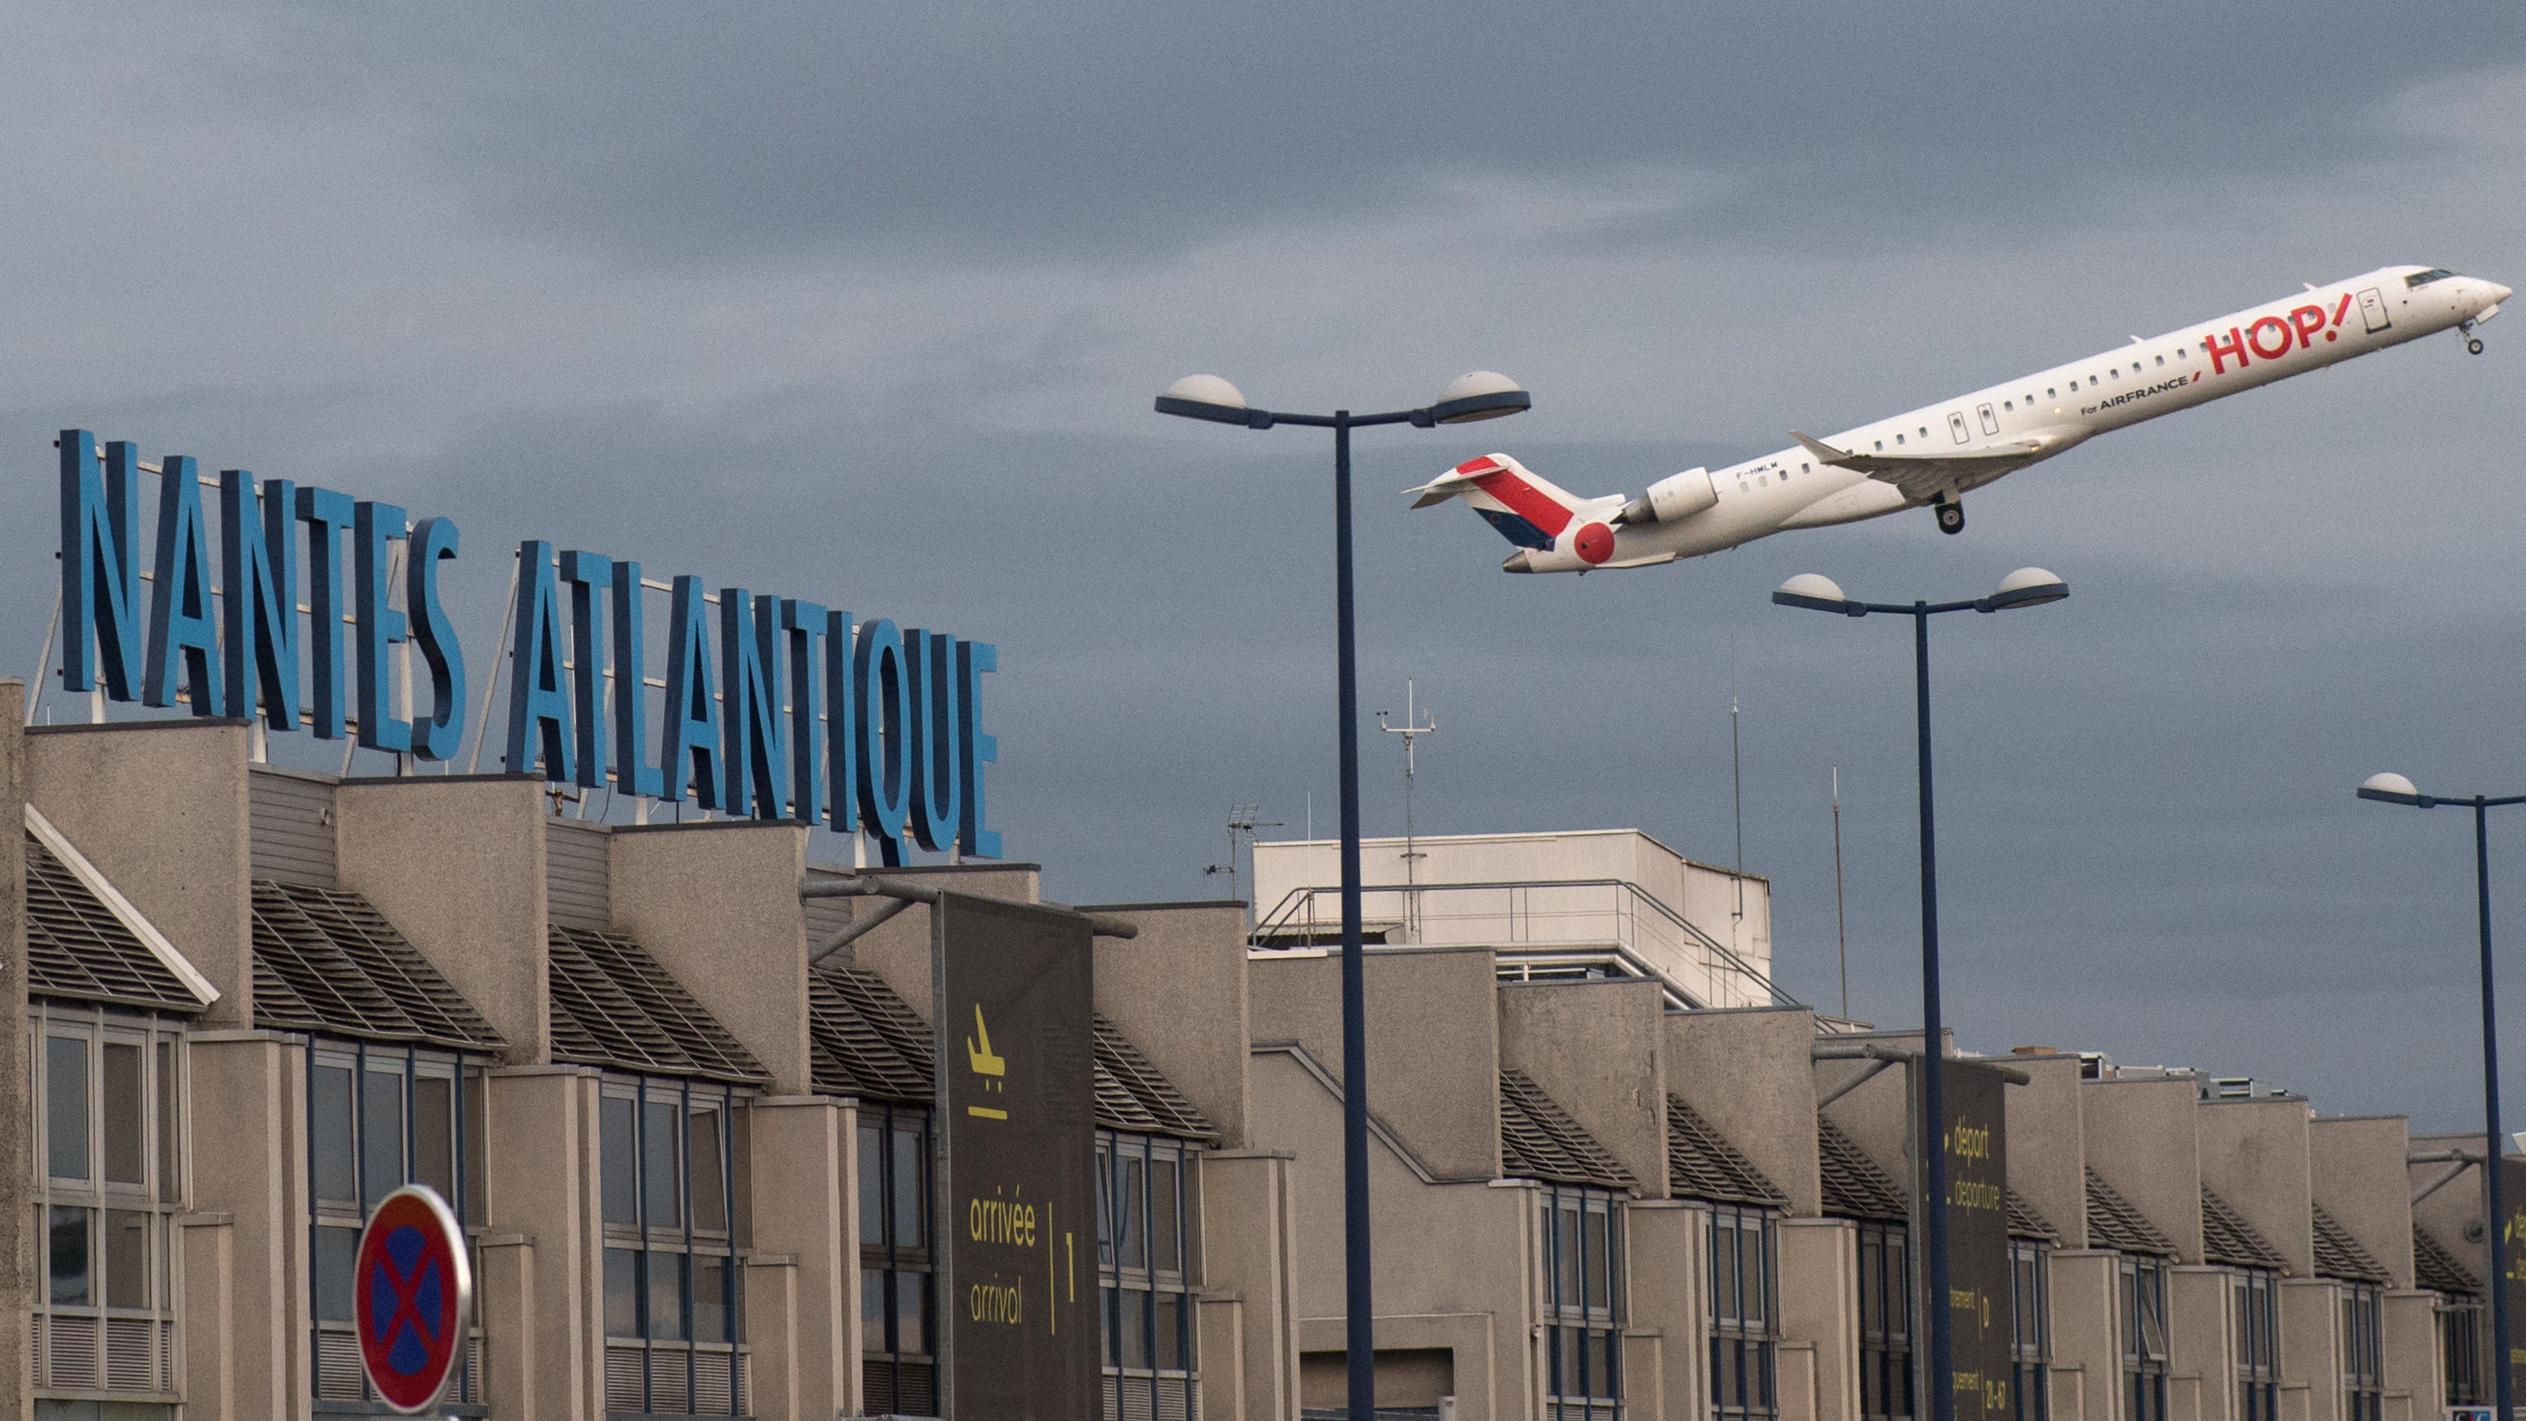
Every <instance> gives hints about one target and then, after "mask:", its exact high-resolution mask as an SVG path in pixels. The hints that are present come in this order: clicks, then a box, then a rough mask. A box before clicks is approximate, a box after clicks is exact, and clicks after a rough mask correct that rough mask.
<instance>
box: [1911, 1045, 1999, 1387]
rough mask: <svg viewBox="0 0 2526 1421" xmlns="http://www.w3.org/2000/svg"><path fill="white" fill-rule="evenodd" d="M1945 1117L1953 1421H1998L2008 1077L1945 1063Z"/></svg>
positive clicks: (1985, 1068) (1943, 1145) (1968, 1065)
mask: <svg viewBox="0 0 2526 1421" xmlns="http://www.w3.org/2000/svg"><path fill="white" fill-rule="evenodd" d="M1945 1087H1946V1089H1945V1091H1944V1094H1945V1096H1946V1102H1945V1103H1946V1107H1947V1119H1946V1120H1945V1121H1944V1122H1943V1124H1942V1125H1941V1127H1940V1130H1939V1145H1940V1148H1941V1149H1943V1150H1945V1151H1946V1153H1947V1198H1946V1199H1945V1200H1944V1201H1937V1200H1933V1201H1931V1202H1932V1204H1933V1206H1934V1207H1937V1206H1943V1207H1944V1208H1945V1209H1946V1210H1947V1297H1946V1298H1945V1299H1943V1300H1935V1299H1934V1300H1933V1301H1932V1306H1940V1305H1944V1306H1945V1307H1947V1308H1948V1310H1949V1313H1948V1333H1949V1337H1950V1339H1951V1344H1952V1346H1953V1349H1954V1353H1953V1355H1954V1357H1955V1362H1956V1417H1957V1421H1984V1418H1991V1421H1998V1418H2001V1417H2009V1416H2014V1415H2016V1414H2017V1411H2016V1403H2015V1400H2014V1398H2013V1397H2011V1396H2010V1394H2009V1393H2010V1389H2011V1388H2012V1386H2013V1385H2014V1377H2015V1375H2016V1372H2015V1365H2014V1359H2013V1358H2012V1356H2011V1352H2012V1350H2013V1348H2012V1345H2011V1344H2012V1342H2013V1340H2014V1339H2013V1335H2012V1334H2013V1332H2014V1330H2015V1326H2016V1322H2015V1313H2014V1312H2013V1311H2012V1307H2011V1298H2010V1294H2009V1205H2008V1149H2007V1138H2008V1137H2007V1125H2006V1122H2005V1120H2004V1118H2003V1115H2002V1098H2003V1093H2004V1092H2005V1091H2006V1090H2007V1089H2008V1082H2007V1080H2006V1079H2005V1078H2003V1077H2002V1076H2001V1074H2000V1072H1999V1071H1998V1070H1996V1069H1994V1068H1993V1067H1990V1066H1979V1065H1975V1064H1973V1063H1971V1062H1966V1061H1950V1062H1948V1063H1947V1069H1946V1081H1945Z"/></svg>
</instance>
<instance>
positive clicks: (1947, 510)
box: [1938, 503, 1965, 533]
mask: <svg viewBox="0 0 2526 1421" xmlns="http://www.w3.org/2000/svg"><path fill="white" fill-rule="evenodd" d="M1938 531H1940V532H1942V533H1961V532H1963V531H1965V506H1964V505H1963V504H1961V503H1941V504H1940V505H1938Z"/></svg>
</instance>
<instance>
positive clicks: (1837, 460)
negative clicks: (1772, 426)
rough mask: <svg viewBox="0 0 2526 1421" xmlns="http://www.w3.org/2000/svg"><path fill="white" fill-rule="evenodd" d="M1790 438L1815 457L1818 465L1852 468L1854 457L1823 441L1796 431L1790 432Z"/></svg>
mask: <svg viewBox="0 0 2526 1421" xmlns="http://www.w3.org/2000/svg"><path fill="white" fill-rule="evenodd" d="M1789 437H1790V438H1792V439H1795V440H1797V441H1798V446H1799V447H1800V448H1802V449H1804V450H1806V451H1807V452H1808V453H1810V454H1813V455H1815V456H1816V462H1817V463H1820V464H1830V465H1833V466H1834V467H1835V468H1848V467H1850V466H1851V462H1852V459H1853V456H1852V455H1849V454H1845V453H1843V452H1842V451H1841V450H1839V449H1836V448H1834V447H1833V446H1832V445H1830V444H1826V443H1824V442H1822V441H1821V440H1815V439H1809V438H1808V437H1807V436H1805V435H1803V434H1801V433H1799V432H1798V431H1797V430H1794V429H1793V430H1791V431H1789Z"/></svg>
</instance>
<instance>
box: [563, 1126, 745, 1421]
mask: <svg viewBox="0 0 2526 1421" xmlns="http://www.w3.org/2000/svg"><path fill="white" fill-rule="evenodd" d="M736 1104H737V1102H736V1101H734V1100H732V1099H731V1098H730V1096H729V1094H728V1093H727V1091H726V1090H725V1089H724V1088H723V1087H720V1086H716V1085H708V1084H704V1083H701V1082H693V1081H672V1080H635V1079H630V1078H619V1077H608V1078H607V1079H606V1080H605V1081H604V1083H603V1084H602V1085H601V1086H600V1087H599V1092H598V1102H597V1133H598V1140H597V1153H598V1157H599V1160H600V1161H601V1164H600V1168H601V1169H602V1171H603V1174H604V1178H603V1182H602V1187H601V1192H602V1194H603V1197H604V1213H605V1332H606V1367H607V1374H608V1376H609V1377H611V1378H614V1379H615V1380H614V1381H612V1382H609V1386H614V1385H617V1384H619V1383H621V1381H622V1379H623V1378H624V1377H625V1375H626V1374H627V1373H628V1376H629V1377H630V1378H631V1379H632V1380H631V1383H630V1384H631V1385H635V1386H637V1387H639V1388H640V1389H641V1391H640V1395H641V1396H642V1397H644V1398H645V1399H646V1402H645V1404H643V1405H639V1406H617V1407H614V1408H613V1409H614V1410H617V1411H629V1412H635V1413H638V1412H657V1413H664V1414H675V1415H684V1414H690V1413H691V1412H693V1411H694V1410H696V1409H698V1408H700V1407H701V1405H702V1402H703V1399H704V1398H712V1399H713V1400H712V1402H711V1407H710V1409H711V1410H712V1411H713V1412H714V1413H715V1414H719V1415H727V1414H730V1408H731V1407H733V1406H734V1405H735V1404H736V1400H737V1399H738V1398H737V1391H738V1388H737V1387H736V1386H735V1383H734V1378H735V1376H736V1374H737V1371H738V1369H739V1368H740V1367H741V1365H742V1359H741V1357H740V1355H739V1350H738V1349H739V1348H740V1347H741V1345H742V1342H743V1339H744V1336H745V1325H744V1316H743V1311H742V1308H741V1307H740V1300H739V1297H738V1291H739V1271H740V1270H739V1267H738V1264H739V1261H740V1258H741V1254H740V1252H739V1245H740V1244H741V1243H742V1239H741V1237H740V1235H741V1233H742V1229H741V1227H740V1224H741V1220H740V1219H738V1218H737V1217H736V1211H734V1210H732V1209H731V1208H730V1202H731V1201H730V1192H731V1180H732V1179H734V1178H735V1170H736V1159H735V1152H736V1149H737V1145H736V1138H737V1124H738V1121H739V1120H741V1119H742V1118H743V1113H742V1112H741V1111H739V1110H737V1109H736ZM648 1403H654V1404H648Z"/></svg>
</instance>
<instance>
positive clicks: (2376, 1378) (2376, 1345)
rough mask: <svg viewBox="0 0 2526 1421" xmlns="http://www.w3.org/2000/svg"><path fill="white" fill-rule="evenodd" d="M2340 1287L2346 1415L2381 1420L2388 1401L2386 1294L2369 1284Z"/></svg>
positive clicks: (2357, 1419) (2360, 1419)
mask: <svg viewBox="0 0 2526 1421" xmlns="http://www.w3.org/2000/svg"><path fill="white" fill-rule="evenodd" d="M2341 1287H2342V1292H2341V1315H2342V1327H2341V1338H2340V1341H2341V1350H2342V1399H2343V1401H2344V1403H2345V1409H2344V1414H2345V1415H2347V1416H2348V1417H2349V1418H2350V1421H2378V1418H2379V1417H2380V1416H2382V1415H2383V1414H2384V1410H2385V1404H2386V1380H2385V1372H2386V1361H2385V1295H2384V1293H2382V1292H2381V1291H2379V1290H2378V1289H2377V1288H2376V1287H2374V1286H2372V1285H2370V1284H2367V1283H2345V1284H2342V1285H2341Z"/></svg>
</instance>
